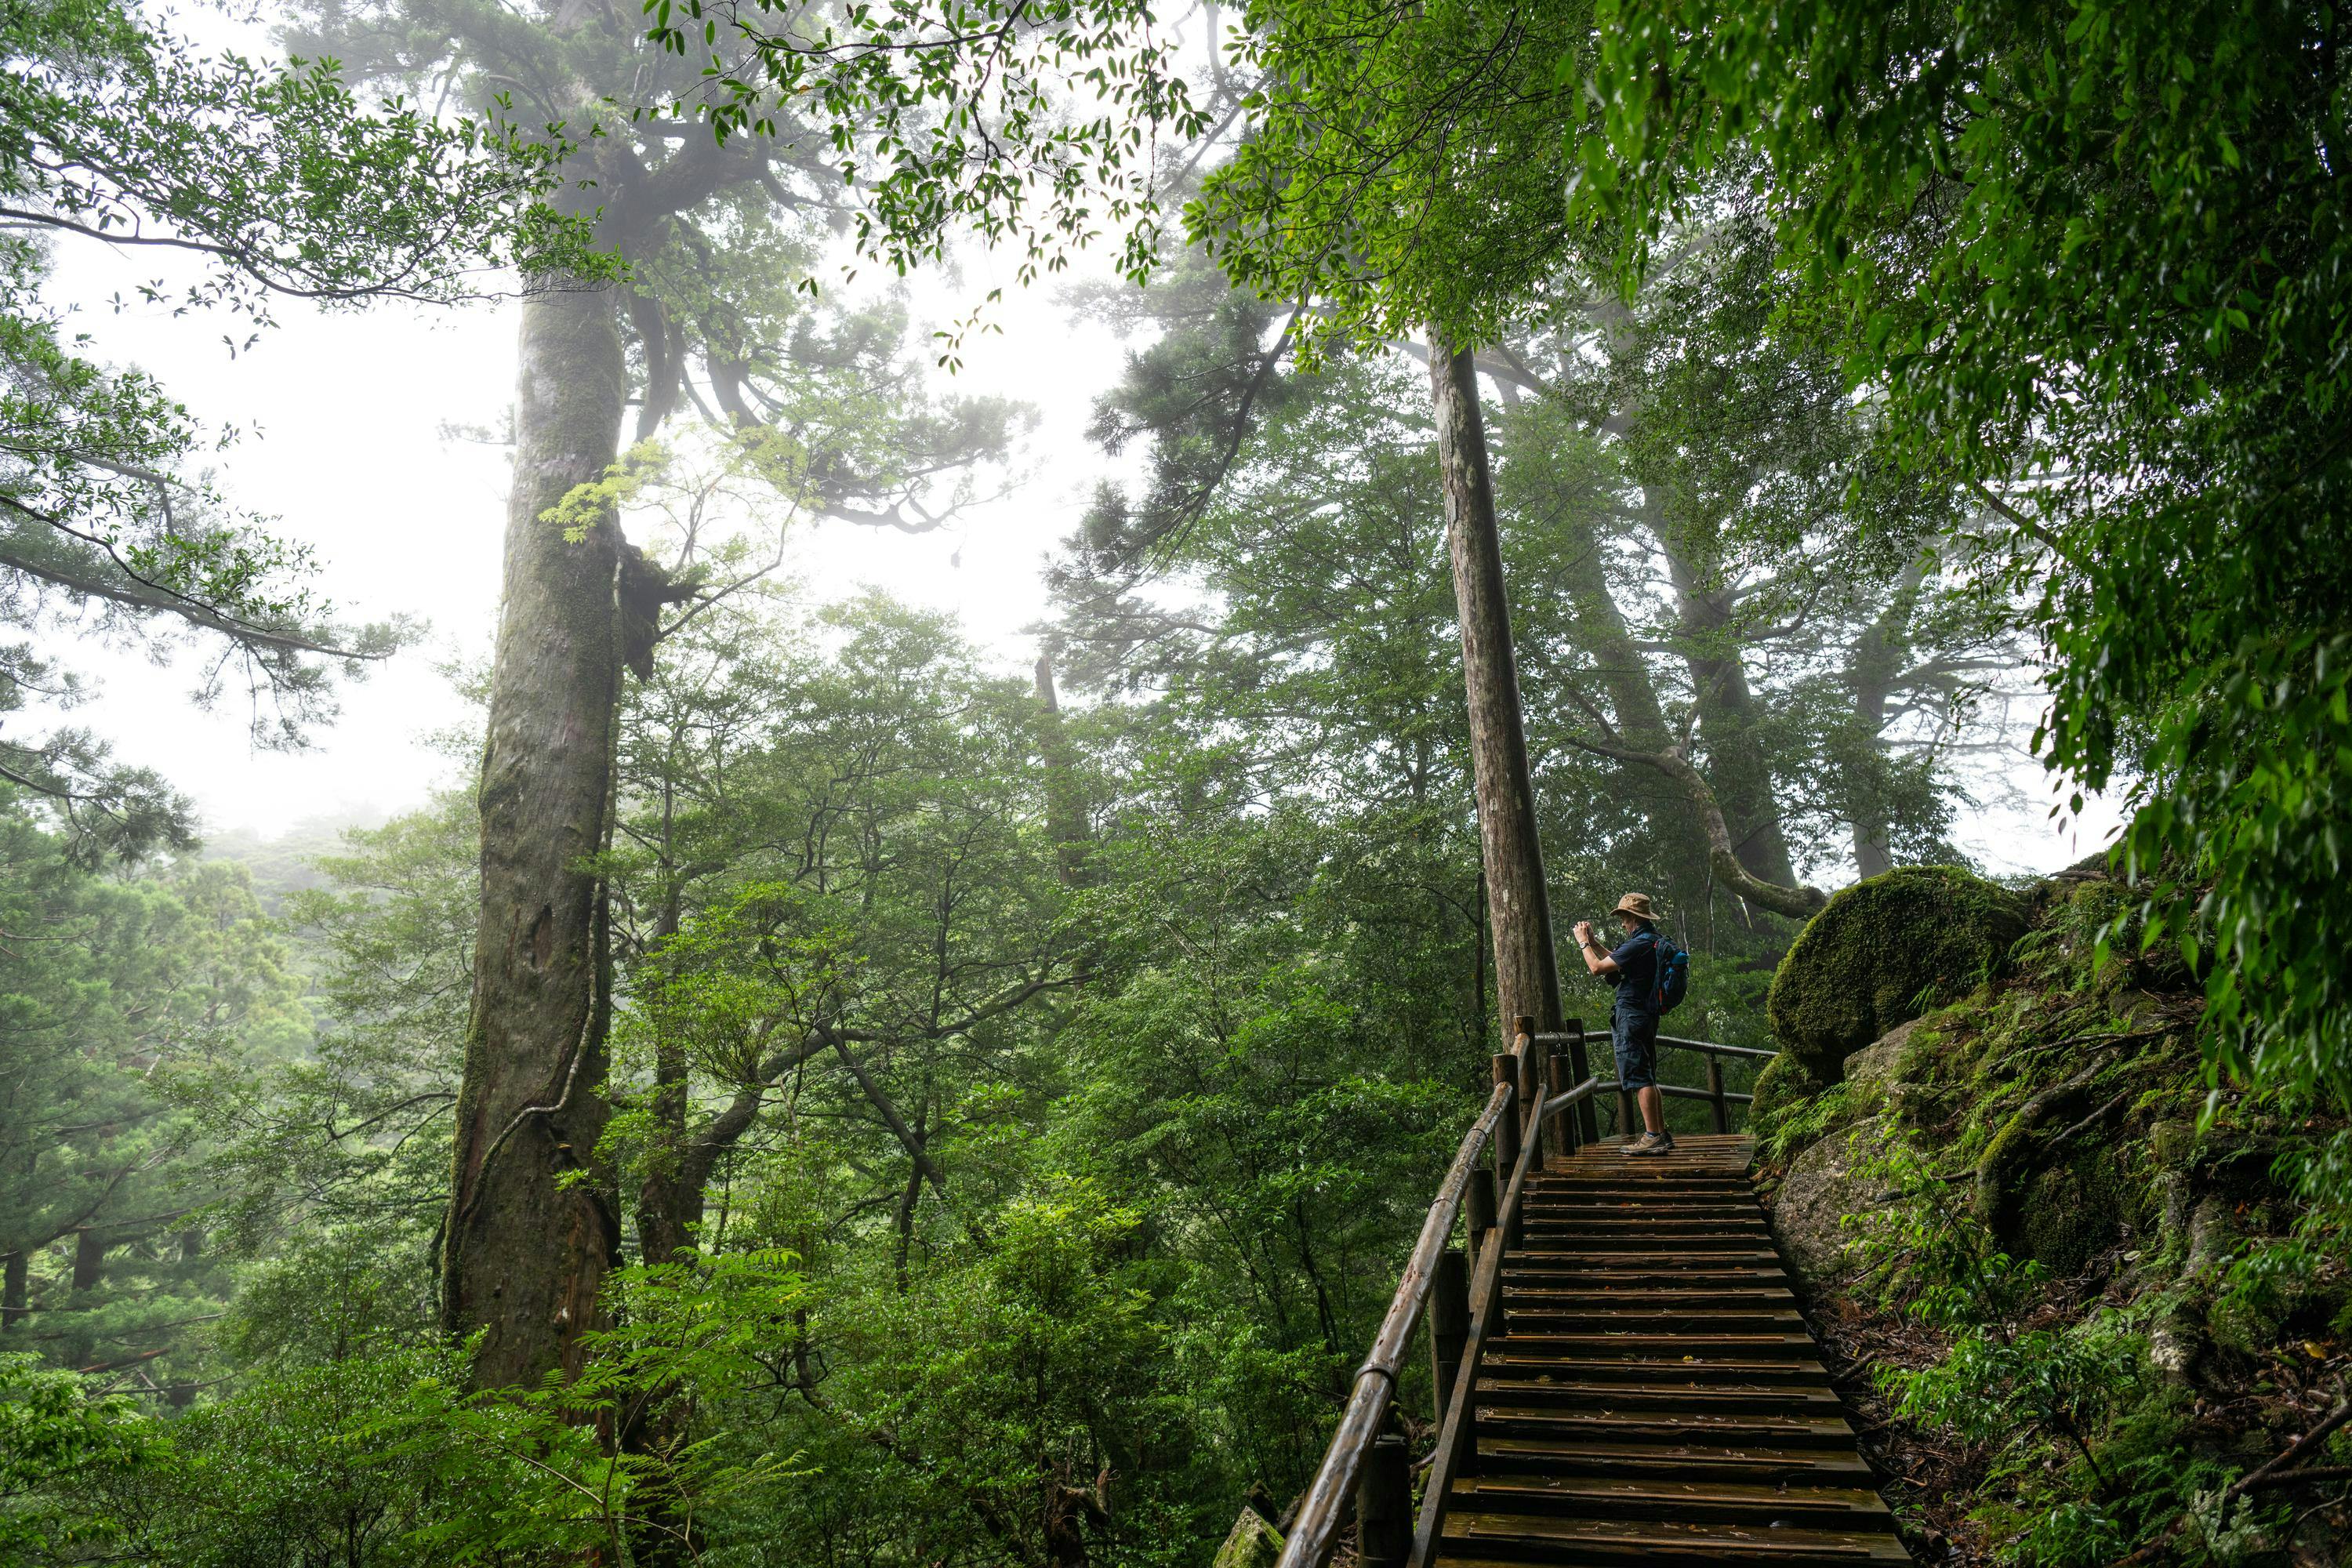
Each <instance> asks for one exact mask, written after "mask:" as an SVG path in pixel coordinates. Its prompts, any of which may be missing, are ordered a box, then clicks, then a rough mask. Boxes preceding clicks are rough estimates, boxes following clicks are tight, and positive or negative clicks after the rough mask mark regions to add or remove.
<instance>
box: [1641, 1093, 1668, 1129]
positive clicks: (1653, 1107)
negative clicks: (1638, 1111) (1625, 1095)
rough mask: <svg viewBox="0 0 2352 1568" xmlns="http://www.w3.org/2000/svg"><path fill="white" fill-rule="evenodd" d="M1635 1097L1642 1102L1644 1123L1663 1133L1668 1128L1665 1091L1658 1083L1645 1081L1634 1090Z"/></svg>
mask: <svg viewBox="0 0 2352 1568" xmlns="http://www.w3.org/2000/svg"><path fill="white" fill-rule="evenodd" d="M1633 1098H1634V1099H1635V1100H1639V1101H1640V1102H1641V1106H1642V1125H1643V1127H1646V1128H1647V1129H1649V1130H1650V1131H1651V1132H1653V1133H1654V1134H1663V1133H1664V1131H1665V1130H1666V1097H1665V1095H1664V1092H1663V1091H1662V1090H1660V1089H1659V1088H1658V1086H1657V1085H1656V1084H1654V1083H1645V1084H1643V1086H1642V1087H1641V1088H1640V1089H1635V1090H1634V1091H1633Z"/></svg>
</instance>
